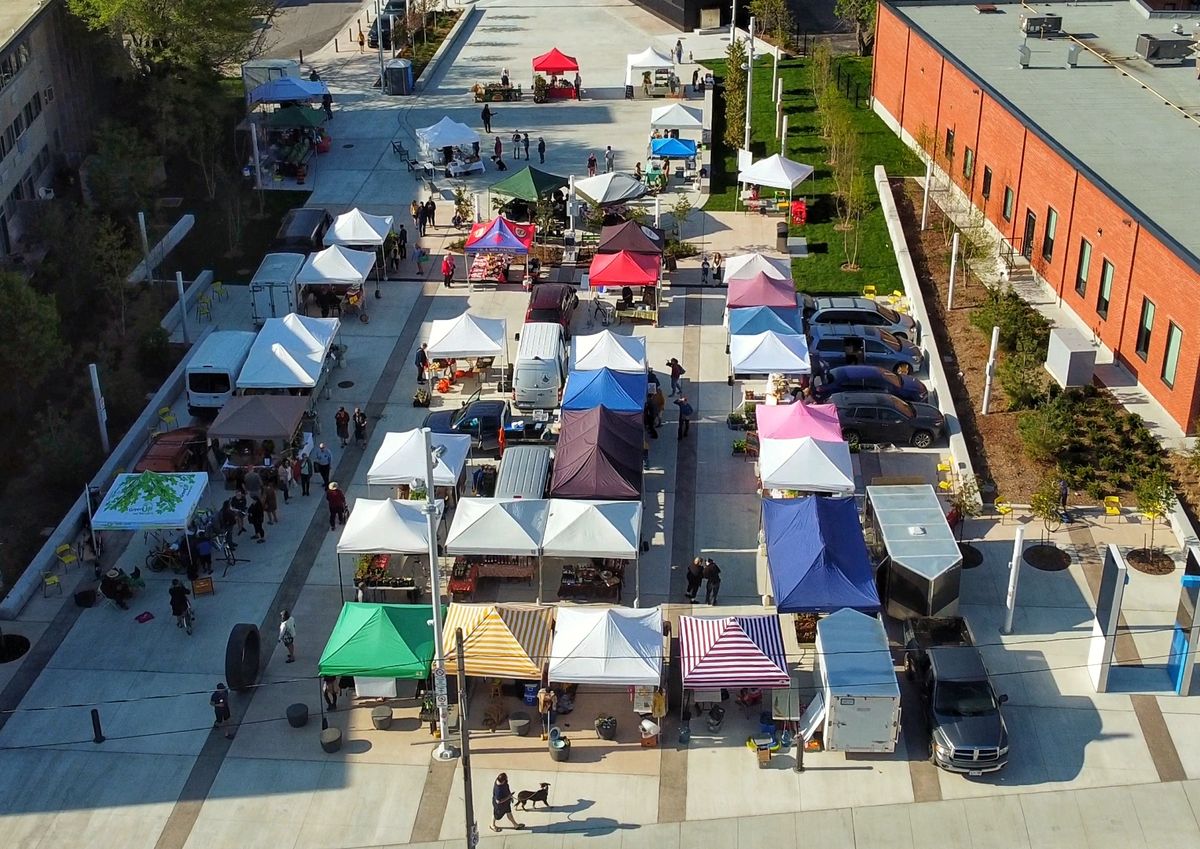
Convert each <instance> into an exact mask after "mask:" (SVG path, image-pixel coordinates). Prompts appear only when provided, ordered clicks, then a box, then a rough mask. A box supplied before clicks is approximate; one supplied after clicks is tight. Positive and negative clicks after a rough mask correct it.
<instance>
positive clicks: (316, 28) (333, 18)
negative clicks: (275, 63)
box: [258, 0, 374, 59]
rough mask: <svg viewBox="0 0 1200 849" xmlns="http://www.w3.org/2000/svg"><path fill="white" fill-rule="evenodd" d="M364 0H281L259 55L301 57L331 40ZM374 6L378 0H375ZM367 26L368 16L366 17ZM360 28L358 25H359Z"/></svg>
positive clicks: (350, 24)
mask: <svg viewBox="0 0 1200 849" xmlns="http://www.w3.org/2000/svg"><path fill="white" fill-rule="evenodd" d="M365 6H366V4H364V3H363V2H362V0H352V2H345V0H279V4H278V10H277V11H276V13H275V17H274V18H273V19H272V21H271V23H270V25H269V26H268V27H267V30H266V32H264V33H263V36H262V42H261V46H260V47H259V50H258V56H259V57H260V58H263V59H298V58H299V57H300V53H301V52H302V51H303V52H304V53H311V52H313V51H314V50H317V49H318V48H320V47H324V46H325V45H326V44H327V43H329V41H330V39H332V38H333V37H334V36H335V35H337V34H338V32H339V31H341V33H342V35H343V36H344V35H345V33H346V27H347V26H353V23H352V22H353V19H354V18H355V17H356V16H357V15H358V14H359V13H360V12H362V10H363V9H364V8H365ZM371 6H372V7H373V6H374V3H373V2H372V3H371ZM362 25H363V29H364V30H365V29H366V27H367V19H366V16H365V15H363V18H362ZM355 32H357V29H355Z"/></svg>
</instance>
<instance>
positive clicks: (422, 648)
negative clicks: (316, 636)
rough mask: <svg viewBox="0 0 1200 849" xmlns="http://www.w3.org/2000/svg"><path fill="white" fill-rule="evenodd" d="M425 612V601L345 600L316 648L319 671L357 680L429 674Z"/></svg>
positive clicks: (430, 657) (419, 677)
mask: <svg viewBox="0 0 1200 849" xmlns="http://www.w3.org/2000/svg"><path fill="white" fill-rule="evenodd" d="M430 613H431V612H430V610H429V605H426V604H364V603H361V602H346V603H345V604H343V605H342V614H341V616H339V617H338V621H337V624H336V625H334V626H333V633H332V634H330V635H329V640H328V642H326V643H325V650H324V651H323V652H321V660H320V662H319V663H318V664H317V670H318V672H319V673H320V674H321V675H337V676H342V675H348V676H354V677H358V678H404V679H408V680H422V679H425V678H428V677H429V671H430V666H431V665H432V663H433V628H432V627H431V626H430V624H429V619H430ZM443 615H445V608H444V607H443Z"/></svg>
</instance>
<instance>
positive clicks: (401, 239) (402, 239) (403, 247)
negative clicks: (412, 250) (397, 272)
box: [396, 224, 408, 268]
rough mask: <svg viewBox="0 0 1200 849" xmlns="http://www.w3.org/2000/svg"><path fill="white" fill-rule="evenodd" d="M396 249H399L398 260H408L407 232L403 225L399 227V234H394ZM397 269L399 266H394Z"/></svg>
mask: <svg viewBox="0 0 1200 849" xmlns="http://www.w3.org/2000/svg"><path fill="white" fill-rule="evenodd" d="M396 247H397V248H399V249H400V259H402V260H405V259H408V230H406V229H405V227H404V225H403V224H401V225H400V232H399V233H397V234H396ZM396 267H397V268H399V267H400V266H399V264H397V265H396Z"/></svg>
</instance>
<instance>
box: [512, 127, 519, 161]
mask: <svg viewBox="0 0 1200 849" xmlns="http://www.w3.org/2000/svg"><path fill="white" fill-rule="evenodd" d="M512 143H513V159H520V158H521V134H520V133H519V132H517V133H513V137H512Z"/></svg>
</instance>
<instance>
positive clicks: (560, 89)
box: [546, 83, 575, 100]
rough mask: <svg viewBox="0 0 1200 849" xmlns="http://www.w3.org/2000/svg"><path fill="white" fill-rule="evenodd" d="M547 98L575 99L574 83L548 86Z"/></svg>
mask: <svg viewBox="0 0 1200 849" xmlns="http://www.w3.org/2000/svg"><path fill="white" fill-rule="evenodd" d="M546 98H547V99H548V100H575V86H574V84H572V83H567V84H566V85H556V86H546Z"/></svg>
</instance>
